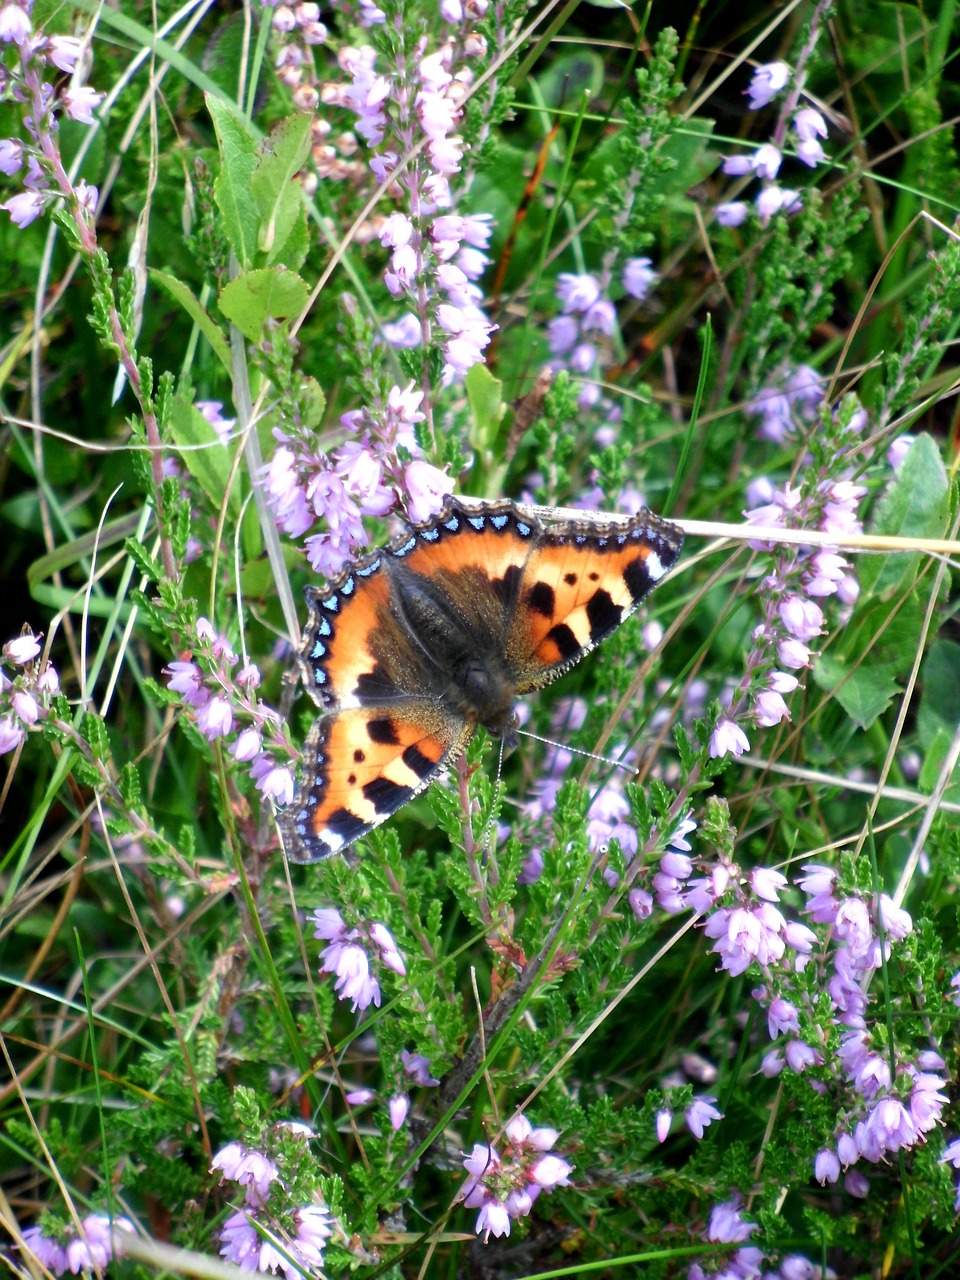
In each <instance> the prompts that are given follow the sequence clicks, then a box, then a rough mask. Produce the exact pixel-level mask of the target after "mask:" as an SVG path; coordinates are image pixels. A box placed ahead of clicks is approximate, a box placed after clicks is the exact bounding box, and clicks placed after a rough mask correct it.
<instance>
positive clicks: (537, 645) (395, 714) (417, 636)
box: [280, 497, 683, 862]
mask: <svg viewBox="0 0 960 1280" xmlns="http://www.w3.org/2000/svg"><path fill="white" fill-rule="evenodd" d="M682 540H683V539H682V534H681V532H680V530H679V529H678V528H677V527H676V526H675V525H671V524H669V523H667V522H666V521H664V520H660V519H659V518H658V517H657V516H655V515H653V514H652V513H650V512H648V511H643V512H641V513H640V514H639V515H637V516H633V517H630V518H628V519H625V520H617V519H615V518H612V517H606V518H605V517H602V516H596V517H587V516H585V517H580V516H575V517H574V518H572V519H571V518H564V519H562V520H558V521H556V522H551V521H547V522H544V521H543V520H541V519H540V517H539V515H537V514H536V513H534V512H533V511H532V510H531V509H529V508H524V507H521V506H518V505H517V504H515V503H512V502H506V501H504V502H471V501H469V500H463V499H459V498H453V497H451V498H448V499H447V500H446V502H445V503H444V506H443V508H442V510H441V511H440V512H439V514H438V515H437V516H436V517H435V518H434V519H433V520H430V521H426V522H424V523H422V524H414V525H411V526H410V529H409V532H407V533H405V534H402V535H401V536H400V537H399V538H396V539H395V540H394V541H393V542H391V543H390V544H389V546H387V547H384V548H382V549H380V550H377V551H374V552H371V553H369V554H368V555H366V556H364V557H362V558H361V559H359V560H357V561H355V562H354V563H352V564H350V565H347V566H346V567H345V568H344V569H343V570H342V572H341V573H340V574H339V575H338V576H337V577H336V578H335V579H334V580H333V581H332V582H331V583H330V585H329V586H328V587H326V588H315V587H310V588H308V589H307V592H306V596H307V602H308V604H309V606H310V618H309V622H308V625H307V629H306V631H305V634H304V641H303V645H302V647H301V651H300V665H301V668H302V670H303V673H304V678H305V681H306V684H307V688H308V690H309V692H310V694H311V697H312V698H313V699H314V701H315V702H317V704H318V705H319V707H320V708H321V711H322V714H321V717H320V719H319V720H318V721H317V722H316V724H315V725H314V727H313V729H312V731H311V733H310V735H309V738H308V740H307V743H306V746H305V749H304V762H305V763H304V776H303V779H302V782H301V786H300V789H299V791H298V793H297V796H296V798H295V800H294V801H293V803H292V804H291V805H289V806H288V807H287V808H286V809H285V810H284V811H283V812H282V814H281V815H280V827H281V831H282V832H283V835H284V838H285V843H286V847H287V852H288V854H289V856H290V857H291V858H292V859H293V860H294V861H298V862H315V861H318V860H319V859H321V858H325V857H329V856H330V855H331V854H334V853H337V852H339V851H340V850H341V849H343V848H345V847H346V846H347V845H348V844H350V843H351V842H352V841H353V840H356V839H357V838H358V837H359V836H361V835H364V834H366V832H368V831H370V830H371V829H372V828H373V827H375V826H377V825H379V823H381V822H383V821H384V819H385V818H387V817H389V816H390V814H392V813H394V812H395V811H396V810H397V809H399V808H400V807H401V805H403V804H405V803H406V802H407V801H408V800H410V799H412V797H413V796H415V795H416V794H418V792H420V791H422V790H423V789H424V788H425V787H426V786H428V785H429V783H430V782H432V781H433V779H434V778H435V777H436V776H437V775H438V774H439V773H440V772H441V770H442V769H443V767H444V765H446V764H448V763H452V762H453V761H454V760H455V759H456V758H457V756H459V755H460V753H461V752H462V751H463V750H464V748H465V747H466V745H467V743H468V742H469V741H470V739H471V737H472V736H473V734H474V733H475V732H476V730H477V728H478V727H483V728H484V729H486V730H487V731H488V732H489V733H491V734H492V735H494V736H495V737H499V738H503V739H504V740H505V741H506V742H507V743H508V744H512V742H513V740H514V735H515V729H516V717H515V713H514V699H515V697H516V696H517V695H518V694H524V693H529V692H531V691H532V690H534V689H539V688H542V687H543V686H544V685H546V684H549V683H550V682H551V681H553V680H555V679H556V678H557V677H558V676H560V675H562V674H563V673H564V672H565V671H566V670H568V669H569V667H571V666H572V665H573V664H574V663H575V662H577V661H579V659H580V658H581V657H583V655H584V654H585V653H588V652H589V651H590V650H591V649H592V648H594V647H595V645H596V644H598V643H599V642H600V641H601V640H603V639H604V638H605V637H606V636H607V635H609V634H610V633H611V632H612V631H614V630H615V629H616V628H617V627H618V626H619V625H620V623H621V622H622V621H623V619H624V618H625V617H627V616H628V615H629V614H630V613H632V612H633V611H634V609H635V608H636V607H637V605H638V604H639V602H640V601H641V600H642V599H643V597H644V596H645V595H647V594H648V592H649V591H651V590H652V589H653V587H654V586H655V585H656V584H657V582H658V581H659V580H660V579H661V578H662V577H663V575H664V574H665V573H666V572H667V570H668V569H669V568H670V567H671V566H672V565H673V563H674V562H675V560H676V558H677V556H678V555H679V552H680V546H681V544H682Z"/></svg>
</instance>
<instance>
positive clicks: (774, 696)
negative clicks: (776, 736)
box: [753, 689, 790, 729]
mask: <svg viewBox="0 0 960 1280" xmlns="http://www.w3.org/2000/svg"><path fill="white" fill-rule="evenodd" d="M753 706H754V716H755V719H756V723H757V724H758V725H759V726H760V727H761V728H764V729H769V728H771V727H772V726H773V725H775V724H779V723H780V722H781V720H789V719H790V708H789V707H788V706H787V704H786V703H785V702H784V700H783V698H782V697H781V695H780V694H779V693H776V692H775V691H774V690H773V689H763V690H762V691H761V692H760V693H758V694H757V697H756V699H755V700H754V704H753Z"/></svg>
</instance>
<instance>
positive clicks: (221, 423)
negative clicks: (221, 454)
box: [195, 400, 237, 444]
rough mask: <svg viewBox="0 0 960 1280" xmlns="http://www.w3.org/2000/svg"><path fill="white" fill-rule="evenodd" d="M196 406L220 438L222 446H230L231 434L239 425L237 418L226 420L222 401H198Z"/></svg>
mask: <svg viewBox="0 0 960 1280" xmlns="http://www.w3.org/2000/svg"><path fill="white" fill-rule="evenodd" d="M195 406H196V408H198V409H199V410H200V412H201V413H202V414H203V416H204V417H205V418H206V420H207V421H208V422H209V423H210V425H211V427H213V429H214V431H216V433H217V435H218V436H219V438H220V443H221V444H228V443H229V441H230V433H231V431H232V430H233V428H234V427H235V426H236V425H237V420H236V418H225V417H224V416H223V403H222V401H220V400H197V401H195Z"/></svg>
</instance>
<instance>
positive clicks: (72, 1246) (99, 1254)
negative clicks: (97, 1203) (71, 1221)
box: [66, 1213, 133, 1275]
mask: <svg viewBox="0 0 960 1280" xmlns="http://www.w3.org/2000/svg"><path fill="white" fill-rule="evenodd" d="M118 1227H120V1228H121V1229H122V1230H124V1231H129V1232H131V1233H132V1232H133V1223H132V1222H131V1221H130V1220H129V1218H114V1219H113V1221H112V1222H111V1220H110V1219H109V1218H108V1217H107V1216H106V1215H105V1214H102V1213H91V1214H88V1215H87V1216H86V1217H85V1218H84V1219H83V1220H82V1221H81V1223H80V1231H81V1234H80V1235H79V1236H77V1237H75V1238H74V1239H73V1240H71V1241H70V1242H69V1243H68V1245H67V1249H66V1253H67V1267H68V1268H69V1269H70V1270H71V1271H72V1272H73V1273H74V1275H76V1274H77V1272H78V1271H93V1270H94V1269H97V1270H100V1271H102V1270H103V1269H104V1268H105V1267H106V1265H107V1263H108V1262H109V1261H110V1259H111V1258H112V1257H113V1255H114V1254H115V1253H117V1254H119V1252H120V1249H119V1247H118V1245H119V1240H118V1237H117V1235H116V1229H117V1228H118Z"/></svg>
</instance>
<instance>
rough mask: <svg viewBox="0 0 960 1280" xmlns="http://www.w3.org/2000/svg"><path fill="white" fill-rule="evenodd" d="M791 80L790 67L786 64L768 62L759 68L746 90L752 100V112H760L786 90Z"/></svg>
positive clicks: (750, 105) (750, 103) (750, 104)
mask: <svg viewBox="0 0 960 1280" xmlns="http://www.w3.org/2000/svg"><path fill="white" fill-rule="evenodd" d="M789 80H790V67H789V66H788V65H787V63H785V62H767V63H764V64H763V65H762V66H759V67H757V69H756V70H755V71H754V73H753V76H752V78H751V80H750V84H749V85H748V86H747V88H746V89H744V93H745V94H747V96H748V97H749V99H750V102H749V107H750V110H751V111H759V110H760V109H761V107H765V106H766V105H767V104H768V103H770V102H772V101H773V99H774V98H775V97H776V96H777V94H778V93H780V92H781V90H783V89H784V88H786V86H787V84H788V82H789Z"/></svg>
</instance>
